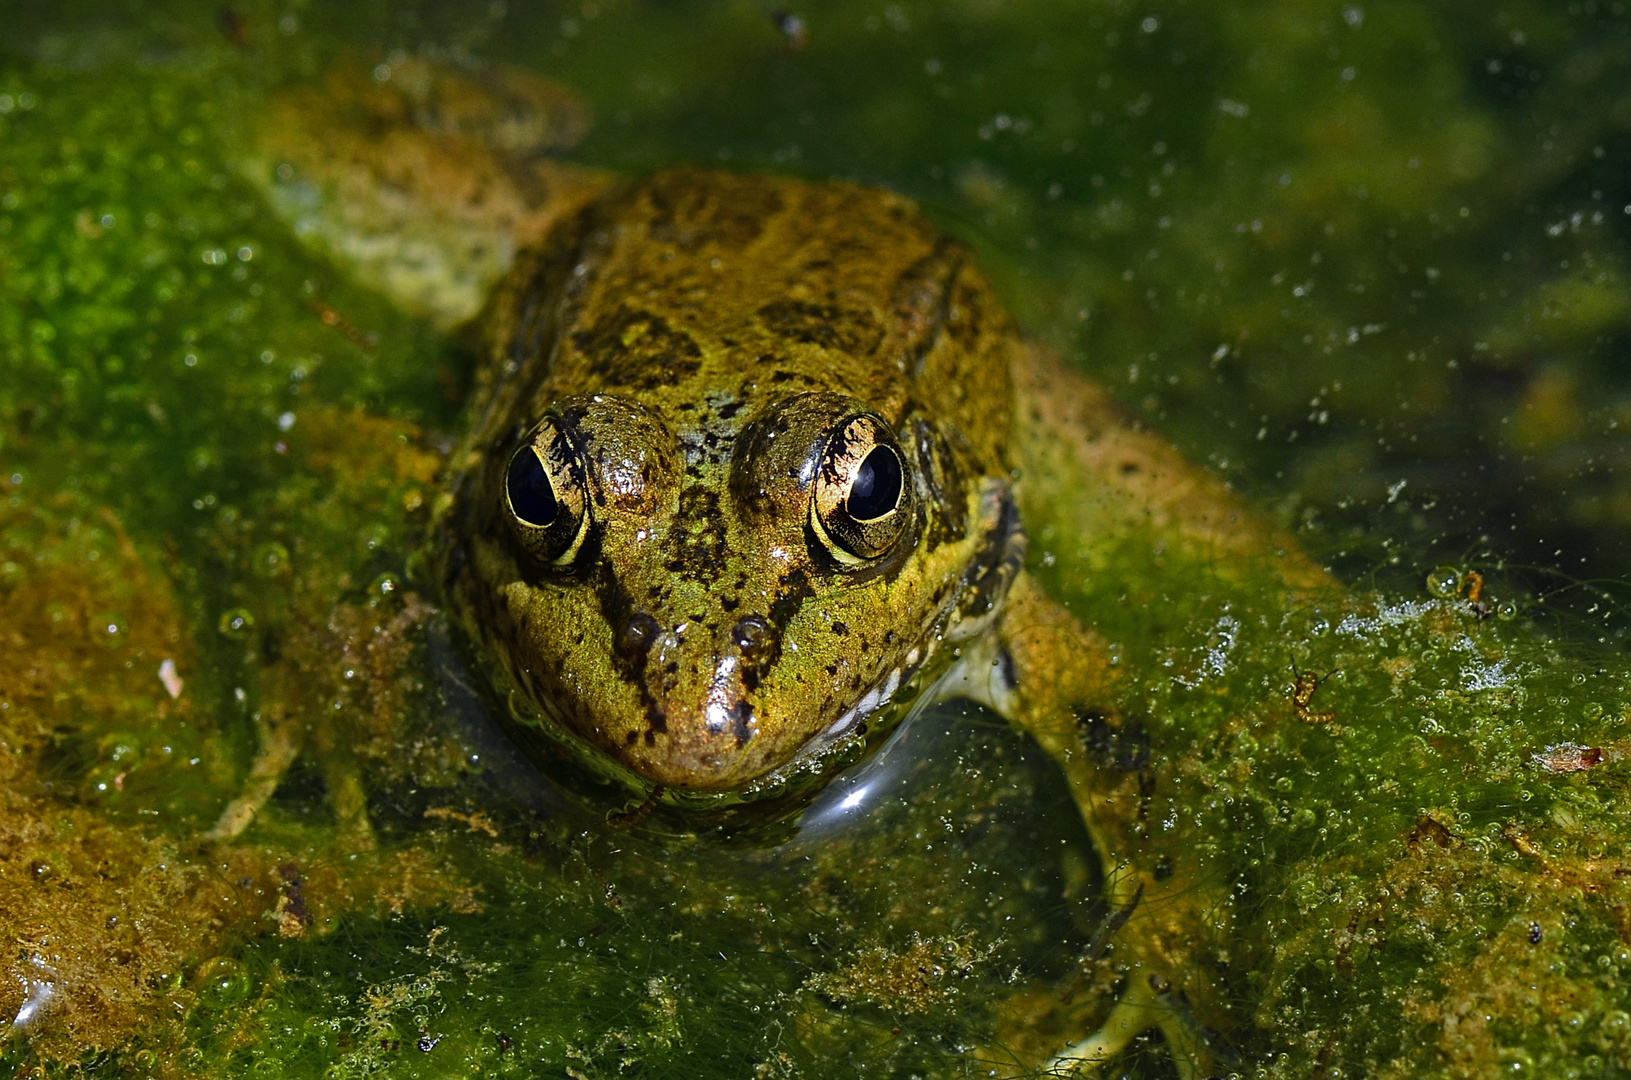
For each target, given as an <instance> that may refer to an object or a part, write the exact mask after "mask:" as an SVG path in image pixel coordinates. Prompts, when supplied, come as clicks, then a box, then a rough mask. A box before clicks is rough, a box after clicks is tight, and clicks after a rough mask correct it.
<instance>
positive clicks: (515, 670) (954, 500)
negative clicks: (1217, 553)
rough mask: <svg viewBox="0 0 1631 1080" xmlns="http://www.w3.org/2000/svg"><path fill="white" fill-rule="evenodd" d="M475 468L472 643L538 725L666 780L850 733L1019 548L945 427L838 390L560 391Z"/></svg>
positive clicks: (987, 603) (964, 619) (734, 784)
mask: <svg viewBox="0 0 1631 1080" xmlns="http://www.w3.org/2000/svg"><path fill="white" fill-rule="evenodd" d="M487 475H488V477H489V481H488V483H486V484H485V485H483V487H484V492H483V494H482V495H481V496H480V497H481V498H482V499H484V500H489V501H488V507H489V512H490V513H492V514H495V515H496V517H497V519H498V520H494V521H493V524H494V525H495V526H497V528H496V530H495V531H496V532H498V533H500V534H502V535H503V538H504V539H503V540H502V541H500V542H497V543H493V544H490V545H488V547H487V551H488V558H489V560H496V561H498V562H500V563H501V564H502V567H503V572H501V573H496V574H495V573H489V574H485V575H483V576H485V577H486V578H487V580H488V581H489V582H491V583H493V584H494V585H496V586H497V588H496V593H497V595H496V597H495V599H496V600H497V601H498V602H497V604H495V605H493V607H492V608H490V609H489V610H490V619H491V620H492V621H493V622H494V623H496V624H497V625H496V627H494V629H495V630H496V632H493V633H491V635H490V639H491V640H493V641H494V642H496V643H497V644H498V645H499V646H500V647H501V649H502V650H503V651H504V652H505V653H507V656H506V659H507V661H508V667H509V669H510V671H511V672H512V674H513V675H514V677H515V680H516V681H517V682H518V683H519V684H520V685H521V687H522V688H523V689H524V690H525V692H526V693H527V694H528V695H529V696H530V697H531V698H533V699H534V701H535V702H536V704H537V705H538V706H539V707H540V708H541V709H542V710H543V712H544V713H545V715H546V718H547V719H546V722H553V723H558V724H560V725H562V726H563V727H564V728H565V729H567V730H569V731H571V732H573V733H575V734H576V735H578V736H580V737H582V738H583V739H586V740H588V741H589V742H590V743H592V744H594V745H595V746H597V747H598V748H599V750H600V751H603V752H604V753H606V754H608V755H610V756H611V757H612V758H613V759H614V760H616V761H618V762H620V763H621V764H622V765H624V766H626V767H627V768H629V769H631V770H633V771H634V772H635V773H637V774H639V775H640V776H642V777H644V778H646V779H647V780H648V781H650V782H652V783H656V784H661V785H664V786H666V787H669V788H673V789H681V790H685V789H691V790H697V789H701V790H721V789H736V788H740V787H742V786H743V785H746V784H749V783H750V782H751V781H753V780H754V779H755V778H758V777H762V776H764V775H765V774H767V773H770V772H772V771H774V770H776V769H778V768H779V767H781V766H784V765H786V764H787V763H788V762H790V761H794V760H795V759H797V760H800V761H803V760H805V759H808V758H809V757H810V756H811V755H812V754H816V753H818V752H819V751H821V750H822V749H824V748H826V747H829V746H832V745H834V744H835V743H837V742H838V741H839V740H841V739H844V738H846V737H853V736H854V735H855V733H857V732H860V733H862V734H864V733H865V731H866V724H867V721H868V718H869V717H874V716H875V714H877V712H878V710H880V709H881V708H882V707H883V706H885V705H887V704H888V703H889V702H890V699H891V698H892V697H894V696H897V695H898V694H899V693H900V692H901V691H902V689H903V687H905V686H908V685H910V684H911V683H912V680H913V678H914V675H917V674H919V673H920V672H922V671H923V669H925V668H926V667H929V668H931V669H933V668H938V667H939V666H941V665H943V664H944V663H947V662H949V658H950V654H951V653H952V651H953V648H952V645H951V643H953V642H955V640H957V638H958V637H960V636H962V635H965V634H967V633H969V632H972V630H973V629H975V628H976V627H977V625H978V624H979V622H980V621H981V619H982V618H984V617H985V616H987V615H988V614H989V613H990V612H991V611H992V610H993V609H994V607H995V605H996V603H997V601H999V600H1000V598H1001V594H1002V592H1003V590H1004V588H1005V587H1006V584H1007V582H1008V580H1009V579H1010V578H1011V577H1012V575H1013V573H1014V571H1015V569H1016V567H1017V562H1018V557H1019V547H1020V538H1019V533H1018V530H1017V528H1016V525H1015V519H1014V515H1013V512H1012V508H1011V506H1010V501H1009V498H1008V492H1007V488H1006V486H1005V485H1004V484H1003V483H1002V482H1001V481H999V480H996V479H992V478H990V477H986V476H983V475H982V474H981V470H979V469H978V468H976V467H972V466H971V462H970V461H969V459H968V455H967V450H966V447H965V446H960V444H959V439H958V437H957V435H956V434H955V432H953V431H951V430H949V429H947V428H945V427H943V426H941V425H938V424H937V423H935V422H934V421H933V420H932V419H930V418H928V417H927V416H924V415H917V414H914V413H913V412H912V411H911V409H910V408H909V406H905V405H900V404H897V405H895V406H894V407H892V408H891V407H889V406H888V405H885V406H882V407H880V406H879V405H877V404H875V403H872V402H868V401H865V400H862V399H860V398H857V397H852V396H848V395H845V394H840V393H832V392H805V393H797V394H791V395H786V396H765V397H756V396H752V395H750V396H748V397H747V398H746V399H744V398H743V397H741V396H732V395H719V396H716V398H715V399H714V400H707V401H696V402H692V403H688V404H685V405H683V406H678V407H674V408H665V407H663V405H662V404H661V402H657V403H649V401H648V402H642V401H641V400H636V399H635V398H634V397H625V396H618V395H613V394H594V395H576V396H569V397H566V398H562V399H559V400H555V401H553V402H551V403H549V405H548V406H547V408H546V409H545V410H544V412H543V415H542V418H541V419H538V420H536V422H534V423H533V424H532V426H531V427H530V428H526V429H522V430H518V431H516V433H515V435H514V436H512V439H511V441H510V442H509V443H508V444H507V445H506V446H505V447H504V448H503V451H502V452H501V453H499V454H496V455H494V457H493V459H492V462H491V465H490V467H489V470H488V473H487ZM489 520H493V519H491V518H490V519H489ZM495 539H496V538H495Z"/></svg>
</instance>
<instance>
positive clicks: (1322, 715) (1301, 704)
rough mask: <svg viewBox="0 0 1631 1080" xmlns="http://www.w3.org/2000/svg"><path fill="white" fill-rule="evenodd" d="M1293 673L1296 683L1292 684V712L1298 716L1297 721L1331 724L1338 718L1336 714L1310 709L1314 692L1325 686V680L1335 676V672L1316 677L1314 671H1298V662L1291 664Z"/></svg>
mask: <svg viewBox="0 0 1631 1080" xmlns="http://www.w3.org/2000/svg"><path fill="white" fill-rule="evenodd" d="M1291 673H1292V674H1293V675H1295V676H1296V677H1297V678H1296V681H1295V682H1293V683H1292V684H1291V710H1292V711H1293V712H1295V713H1296V714H1297V719H1299V720H1301V721H1303V722H1304V723H1306V724H1329V723H1330V722H1331V721H1333V720H1335V719H1336V718H1337V714H1336V713H1334V712H1315V711H1314V710H1313V709H1310V708H1309V707H1308V704H1309V702H1311V701H1313V700H1314V691H1316V690H1318V689H1319V688H1320V687H1321V686H1323V685H1324V684H1325V680H1326V679H1329V678H1330V677H1331V676H1332V675H1335V674H1336V672H1335V671H1328V672H1326V673H1325V674H1324V675H1322V676H1316V675H1315V674H1314V673H1313V672H1312V671H1298V670H1297V663H1296V661H1292V663H1291Z"/></svg>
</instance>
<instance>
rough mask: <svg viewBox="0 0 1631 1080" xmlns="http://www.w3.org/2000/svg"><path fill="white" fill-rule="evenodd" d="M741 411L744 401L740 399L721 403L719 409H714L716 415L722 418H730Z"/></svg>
mask: <svg viewBox="0 0 1631 1080" xmlns="http://www.w3.org/2000/svg"><path fill="white" fill-rule="evenodd" d="M741 411H742V403H741V402H740V401H732V402H728V403H726V404H724V405H721V406H720V407H719V408H718V409H716V410H714V415H715V416H717V417H719V418H720V419H721V420H729V419H731V418H732V417H734V416H735V415H736V414H737V413H739V412H741Z"/></svg>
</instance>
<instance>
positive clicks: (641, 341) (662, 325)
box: [572, 308, 702, 392]
mask: <svg viewBox="0 0 1631 1080" xmlns="http://www.w3.org/2000/svg"><path fill="white" fill-rule="evenodd" d="M572 347H573V348H574V349H576V350H577V351H578V352H579V353H581V354H583V356H584V357H585V358H586V359H587V360H588V362H589V371H590V372H591V373H592V374H594V375H596V376H598V377H599V378H600V380H601V382H602V383H603V384H604V385H605V386H607V387H628V388H630V389H633V390H636V391H641V392H650V391H652V390H656V389H658V388H659V387H664V386H675V385H677V384H679V383H681V382H683V381H684V380H686V379H688V378H690V377H691V376H693V375H695V374H696V373H697V371H698V369H700V368H701V366H702V350H701V349H699V348H698V347H697V343H696V342H695V341H693V340H692V339H691V336H690V335H689V334H687V333H685V332H683V331H680V330H675V329H674V328H673V327H671V326H670V325H669V324H668V323H667V321H665V320H664V319H663V318H662V317H660V316H658V315H653V314H651V313H649V312H644V311H635V310H632V309H629V308H620V309H618V310H617V311H616V312H614V313H612V314H611V315H608V316H606V317H605V318H603V319H601V320H600V322H598V323H596V324H595V325H594V326H592V327H590V328H589V329H587V330H579V331H577V332H576V333H574V334H573V335H572Z"/></svg>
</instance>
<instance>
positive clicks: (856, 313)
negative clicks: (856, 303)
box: [759, 300, 883, 356]
mask: <svg viewBox="0 0 1631 1080" xmlns="http://www.w3.org/2000/svg"><path fill="white" fill-rule="evenodd" d="M759 322H760V323H762V324H763V325H764V327H765V328H766V329H767V330H769V331H771V332H772V333H774V334H777V335H779V336H781V337H783V338H785V339H787V340H789V341H796V342H800V343H802V344H807V345H819V346H821V347H822V348H824V349H835V350H838V351H841V352H847V353H849V354H851V355H853V356H870V355H871V354H872V353H873V352H875V351H876V350H877V348H878V344H879V342H881V341H882V340H883V330H882V329H880V328H879V326H878V322H877V320H876V319H875V318H874V317H873V316H872V313H871V312H869V311H866V310H864V309H861V308H850V309H844V308H839V307H836V306H834V305H832V304H810V303H805V302H804V301H802V300H776V301H774V302H772V303H769V304H766V305H765V306H764V307H762V308H760V309H759Z"/></svg>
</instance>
